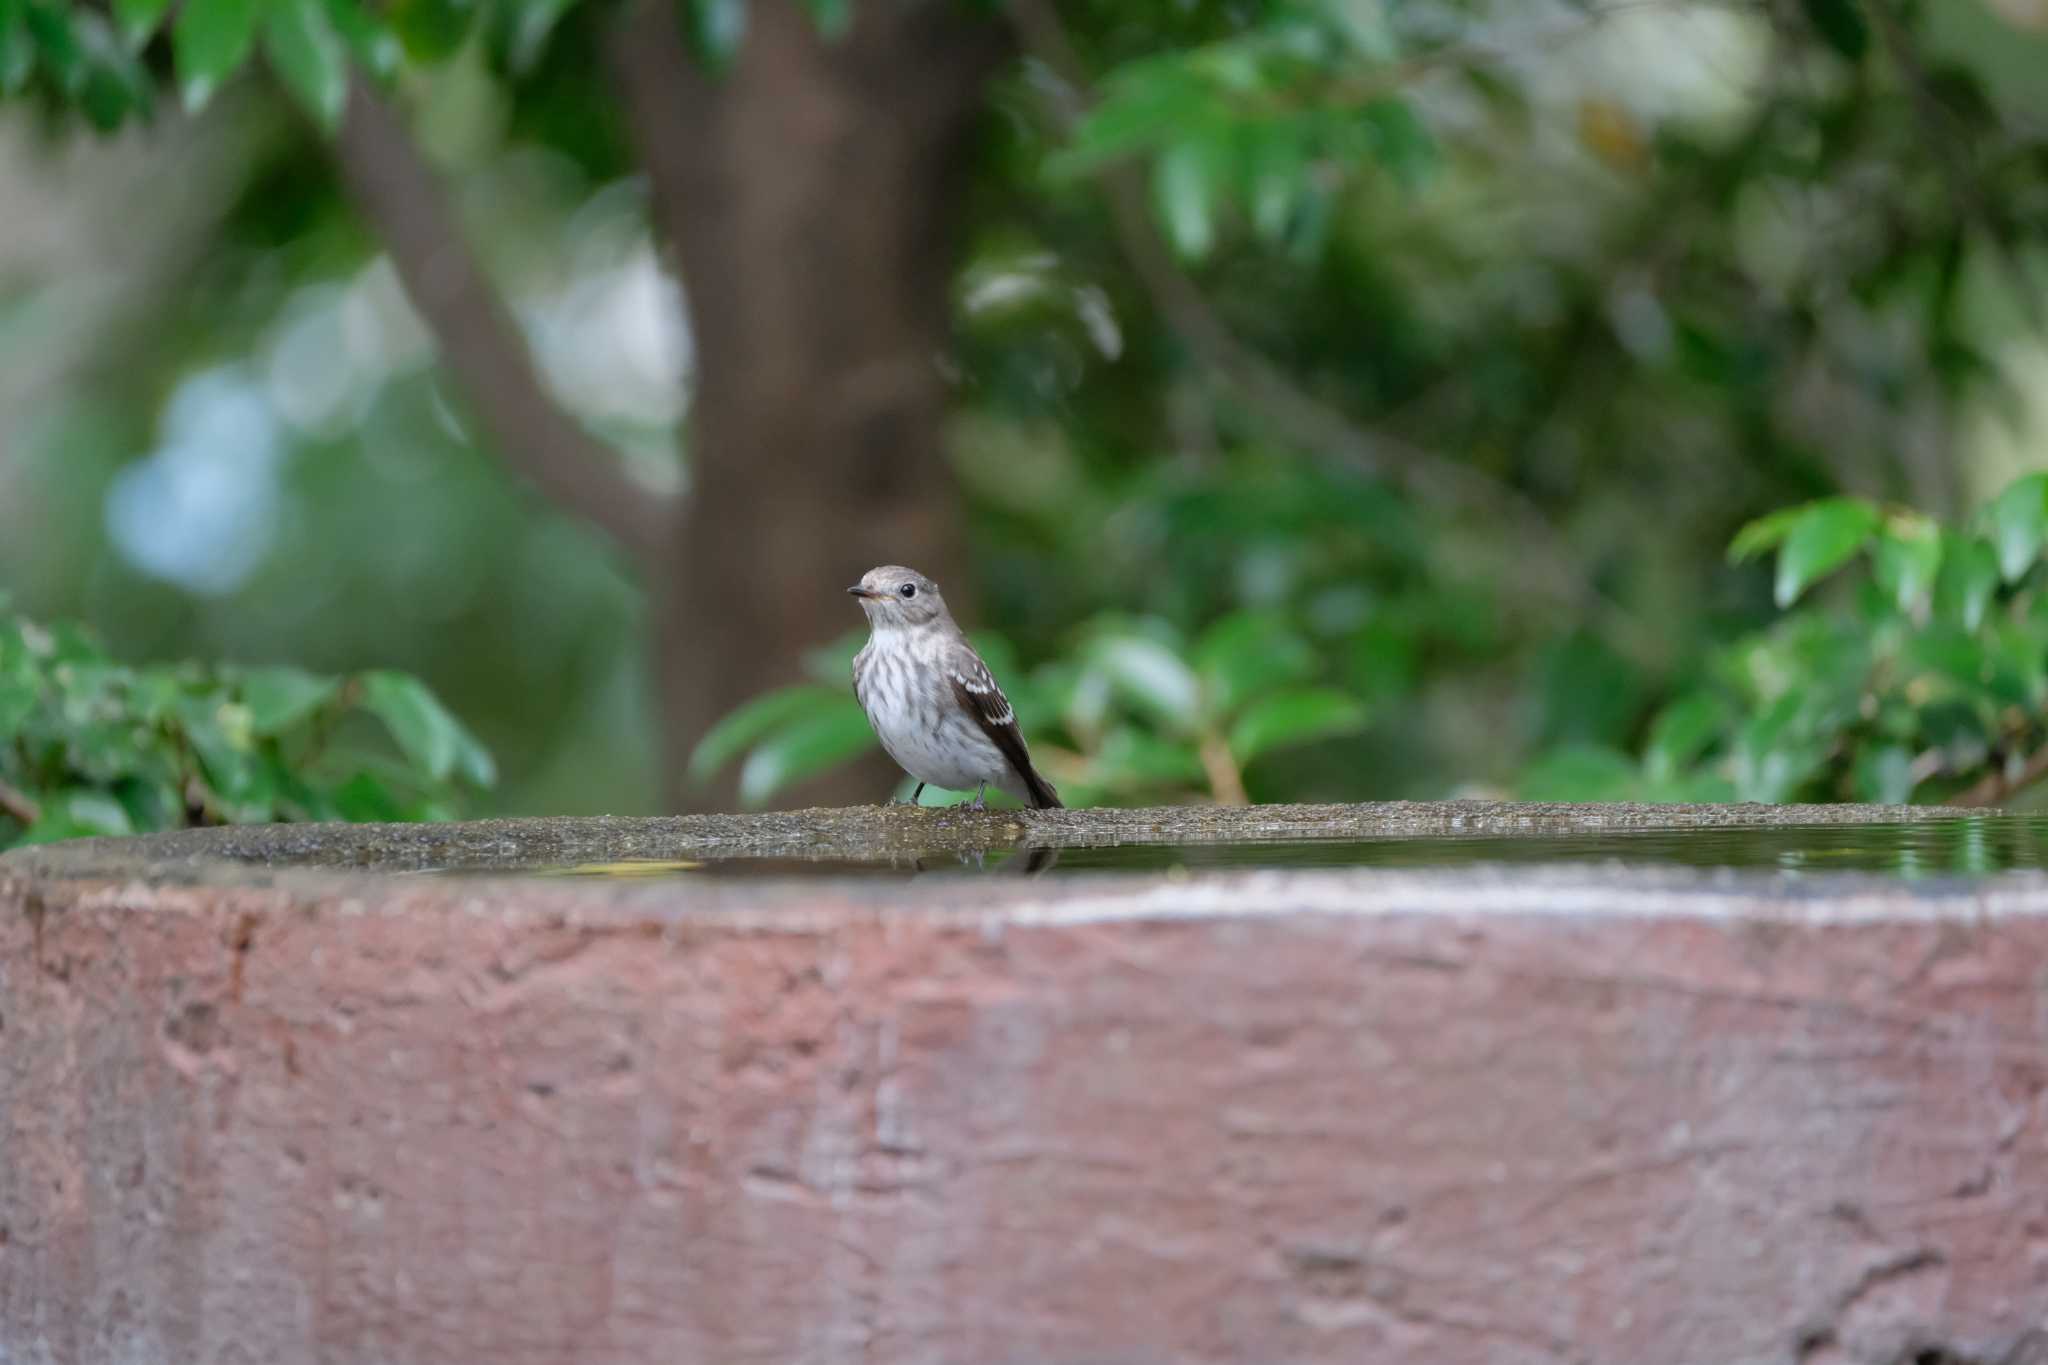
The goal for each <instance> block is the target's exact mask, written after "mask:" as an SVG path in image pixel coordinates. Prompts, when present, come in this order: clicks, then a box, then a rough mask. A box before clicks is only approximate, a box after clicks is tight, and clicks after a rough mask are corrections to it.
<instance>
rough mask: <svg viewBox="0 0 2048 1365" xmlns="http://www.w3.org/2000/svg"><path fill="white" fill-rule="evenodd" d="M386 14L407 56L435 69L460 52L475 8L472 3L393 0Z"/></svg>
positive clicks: (451, 0) (461, 0) (453, 0)
mask: <svg viewBox="0 0 2048 1365" xmlns="http://www.w3.org/2000/svg"><path fill="white" fill-rule="evenodd" d="M384 14H385V18H386V20H387V21H388V22H389V23H390V25H391V31H392V32H393V33H394V34H396V35H397V36H398V43H399V46H400V47H402V48H404V49H405V55H406V56H408V57H410V58H412V59H413V60H414V61H416V62H418V63H420V64H421V65H423V66H434V65H438V64H439V63H441V62H445V61H447V60H448V59H449V58H450V57H452V56H454V55H455V54H456V52H457V51H459V50H460V49H461V47H462V43H463V40H464V39H465V38H467V37H468V36H469V24H470V20H471V19H473V18H474V17H475V16H476V6H475V5H474V4H473V3H470V2H469V0H392V2H391V4H390V5H389V6H387V7H386V9H385V11H384Z"/></svg>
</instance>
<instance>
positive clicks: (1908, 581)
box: [1870, 516, 1942, 611]
mask: <svg viewBox="0 0 2048 1365" xmlns="http://www.w3.org/2000/svg"><path fill="white" fill-rule="evenodd" d="M1941 554H1942V536H1941V528H1940V527H1939V526H1937V525H1936V524H1935V523H1934V522H1932V521H1930V520H1928V519H1927V518H1926V517H1921V516H1914V517H1909V518H1894V519H1893V520H1892V521H1890V522H1888V523H1887V524H1886V525H1885V528H1884V530H1883V532H1882V533H1880V534H1879V536H1878V537H1877V539H1876V541H1875V542H1873V543H1872V545H1871V547H1870V559H1871V570H1872V572H1873V574H1874V575H1875V577H1876V579H1877V585H1878V587H1880V588H1882V589H1883V590H1884V594H1885V596H1886V597H1887V598H1889V599H1890V600H1891V602H1892V603H1893V605H1895V606H1896V607H1897V608H1898V609H1899V610H1900V611H1913V610H1915V609H1916V608H1918V607H1919V605H1920V604H1921V603H1922V602H1925V601H1926V600H1927V599H1928V595H1929V594H1930V593H1931V592H1933V590H1934V582H1935V578H1936V576H1937V575H1938V574H1939V573H1940V572H1941Z"/></svg>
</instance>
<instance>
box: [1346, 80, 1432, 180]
mask: <svg viewBox="0 0 2048 1365" xmlns="http://www.w3.org/2000/svg"><path fill="white" fill-rule="evenodd" d="M1359 112H1360V114H1361V116H1362V117H1363V118H1364V119H1365V126H1366V131H1367V133H1368V134H1369V135H1370V136H1371V139H1372V148H1373V154H1374V155H1375V157H1377V158H1378V160H1379V163H1380V165H1382V166H1384V167H1385V168H1386V169H1387V172H1388V174H1390V175H1392V176H1393V177H1394V179H1395V180H1396V181H1397V182H1399V183H1400V184H1401V185H1403V186H1404V187H1406V188H1409V189H1414V188H1416V187H1417V186H1419V185H1421V184H1422V183H1423V182H1424V181H1426V180H1427V179H1428V178H1429V176H1430V174H1431V172H1433V171H1435V169H1436V165H1437V150H1436V140H1435V139H1434V138H1432V137H1431V136H1430V135H1429V130H1428V129H1427V128H1424V127H1423V126H1422V121H1421V120H1420V119H1418V118H1416V117H1415V111H1414V109H1412V108H1410V107H1409V105H1408V104H1407V102H1406V101H1404V100H1397V99H1379V100H1374V101H1373V102H1372V103H1371V104H1368V105H1366V106H1365V108H1364V109H1362V110H1360V111H1359Z"/></svg>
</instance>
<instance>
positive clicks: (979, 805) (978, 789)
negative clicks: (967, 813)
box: [968, 782, 988, 810]
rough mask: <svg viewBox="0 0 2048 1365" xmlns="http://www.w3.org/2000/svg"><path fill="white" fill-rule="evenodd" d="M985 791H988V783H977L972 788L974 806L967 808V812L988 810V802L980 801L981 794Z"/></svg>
mask: <svg viewBox="0 0 2048 1365" xmlns="http://www.w3.org/2000/svg"><path fill="white" fill-rule="evenodd" d="M987 790H988V783H986V782H980V783H977V784H975V788H974V804H973V805H971V806H969V807H968V809H969V810H987V809H988V802H986V801H984V800H982V794H983V793H984V792H986V791H987Z"/></svg>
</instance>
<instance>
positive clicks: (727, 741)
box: [689, 685, 865, 782]
mask: <svg viewBox="0 0 2048 1365" xmlns="http://www.w3.org/2000/svg"><path fill="white" fill-rule="evenodd" d="M848 707H851V708H853V710H854V711H855V712H856V713H859V712H860V703H859V702H857V701H855V700H854V699H853V695H852V693H851V692H850V691H848V690H844V689H834V688H825V687H815V686H810V685H802V686H797V687H783V688H778V689H776V690H775V691H773V692H768V693H765V694H763V695H761V696H758V697H756V698H754V699H753V700H752V701H750V702H747V703H746V704H745V705H743V706H740V707H739V708H738V709H736V710H733V711H730V712H727V713H726V715H725V716H724V717H723V718H722V719H720V720H719V722H718V723H717V724H716V725H713V726H712V727H711V728H710V729H709V730H707V731H705V732H704V738H702V739H700V740H698V741H697V747H696V748H695V749H694V750H693V751H692V752H691V754H690V768H689V775H690V780H691V781H693V782H705V781H708V780H709V779H710V778H711V776H712V775H713V774H714V773H716V772H718V771H719V769H721V768H723V767H725V765H726V764H728V763H730V762H732V761H733V760H734V759H736V758H738V757H739V756H740V755H741V754H743V753H745V752H746V751H747V750H748V749H750V748H752V747H753V746H754V745H755V744H756V743H757V742H758V741H760V739H761V738H762V737H763V736H765V735H767V734H769V733H770V732H772V731H775V730H780V729H783V728H784V727H786V726H788V725H791V724H793V723H795V722H796V721H799V720H802V719H804V718H806V717H809V716H814V715H821V714H824V713H826V712H831V711H839V712H843V711H845V710H846V709H847V708H848ZM863 719H865V716H863Z"/></svg>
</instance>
